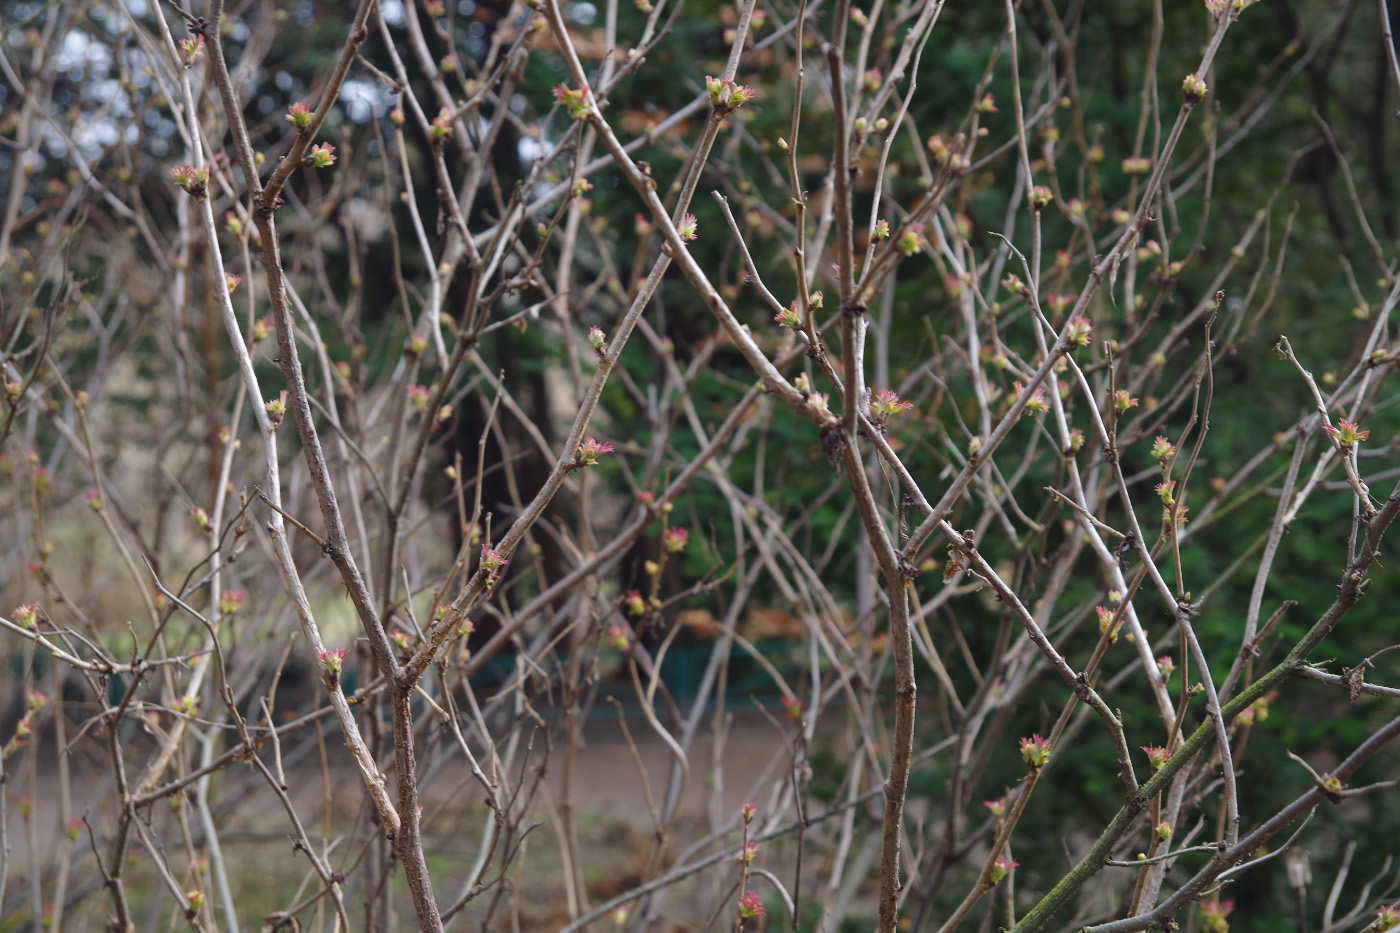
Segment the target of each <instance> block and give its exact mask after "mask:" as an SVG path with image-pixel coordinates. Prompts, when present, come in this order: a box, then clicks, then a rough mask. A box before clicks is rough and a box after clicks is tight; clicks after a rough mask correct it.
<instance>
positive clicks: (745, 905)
mask: <svg viewBox="0 0 1400 933" xmlns="http://www.w3.org/2000/svg"><path fill="white" fill-rule="evenodd" d="M767 913H768V911H767V910H764V908H763V904H762V902H761V901H759V899H758V893H757V892H756V891H749V892H747V893H745V894H744V896H743V897H741V898H739V916H740V917H742V918H743V919H745V920H751V919H753V918H754V917H763V916H766V915H767Z"/></svg>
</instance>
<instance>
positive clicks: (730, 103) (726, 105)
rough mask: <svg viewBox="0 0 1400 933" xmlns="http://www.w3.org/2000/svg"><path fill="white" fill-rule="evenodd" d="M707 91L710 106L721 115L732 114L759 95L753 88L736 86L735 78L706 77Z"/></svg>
mask: <svg viewBox="0 0 1400 933" xmlns="http://www.w3.org/2000/svg"><path fill="white" fill-rule="evenodd" d="M705 90H706V91H707V92H708V93H709V95H710V105H711V106H712V107H714V108H715V110H717V111H718V112H719V113H721V114H725V113H732V112H733V111H735V110H738V109H739V108H740V107H742V106H744V105H745V104H747V103H748V102H749V101H751V100H753V98H754V95H755V94H756V93H757V92H756V91H755V90H754V89H753V88H751V87H744V86H743V85H740V84H736V83H735V81H734V79H733V78H712V77H710V76H709V75H705Z"/></svg>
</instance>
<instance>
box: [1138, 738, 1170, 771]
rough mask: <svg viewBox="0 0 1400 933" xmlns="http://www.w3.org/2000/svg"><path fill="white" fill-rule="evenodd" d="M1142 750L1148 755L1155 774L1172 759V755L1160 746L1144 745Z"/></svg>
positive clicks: (1148, 761) (1148, 760)
mask: <svg viewBox="0 0 1400 933" xmlns="http://www.w3.org/2000/svg"><path fill="white" fill-rule="evenodd" d="M1142 750H1143V751H1144V752H1146V753H1147V763H1148V764H1150V765H1151V766H1152V773H1153V774H1156V773H1157V772H1158V771H1160V770H1162V765H1164V764H1166V763H1167V759H1168V758H1170V757H1171V753H1170V752H1168V751H1167V750H1166V749H1165V748H1163V747H1162V746H1160V745H1144V746H1143V747H1142Z"/></svg>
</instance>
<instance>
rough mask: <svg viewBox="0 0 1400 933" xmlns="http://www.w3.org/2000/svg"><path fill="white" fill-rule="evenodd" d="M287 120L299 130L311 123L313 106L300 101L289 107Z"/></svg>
mask: <svg viewBox="0 0 1400 933" xmlns="http://www.w3.org/2000/svg"><path fill="white" fill-rule="evenodd" d="M287 122H288V123H290V124H291V125H292V126H295V127H296V128H297V129H299V130H304V129H306V128H307V127H308V126H310V125H311V108H309V107H307V106H306V105H305V104H303V103H301V102H300V101H298V102H297V103H295V104H292V106H290V107H288V108H287Z"/></svg>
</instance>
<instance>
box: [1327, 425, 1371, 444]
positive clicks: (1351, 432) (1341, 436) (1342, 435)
mask: <svg viewBox="0 0 1400 933" xmlns="http://www.w3.org/2000/svg"><path fill="white" fill-rule="evenodd" d="M1322 430H1324V431H1326V432H1327V433H1328V434H1329V435H1331V437H1332V440H1334V441H1336V442H1337V446H1338V447H1352V446H1355V445H1356V444H1359V443H1360V442H1361V441H1364V440H1366V438H1368V437H1370V436H1371V432H1370V431H1369V430H1366V431H1363V430H1361V427H1360V425H1358V424H1357V423H1356V422H1354V421H1348V420H1347V419H1345V418H1343V419H1342V420H1340V421H1338V422H1337V426H1336V427H1333V426H1332V425H1330V424H1324V425H1323V426H1322Z"/></svg>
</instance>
